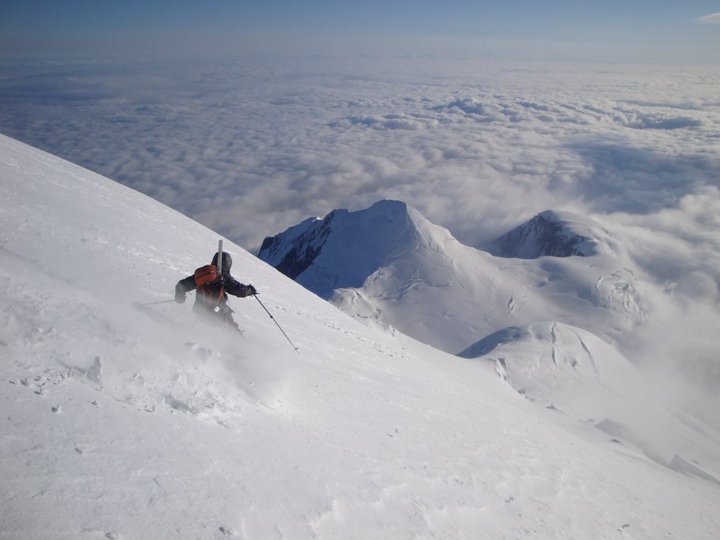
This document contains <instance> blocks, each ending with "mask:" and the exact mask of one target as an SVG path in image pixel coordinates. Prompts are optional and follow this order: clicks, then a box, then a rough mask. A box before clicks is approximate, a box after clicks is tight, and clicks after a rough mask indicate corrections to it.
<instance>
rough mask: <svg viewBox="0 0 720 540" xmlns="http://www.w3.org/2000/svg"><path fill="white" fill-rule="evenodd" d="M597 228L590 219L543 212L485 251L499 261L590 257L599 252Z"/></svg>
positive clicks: (561, 213)
mask: <svg viewBox="0 0 720 540" xmlns="http://www.w3.org/2000/svg"><path fill="white" fill-rule="evenodd" d="M598 229H599V226H598V225H597V224H596V223H594V222H593V221H592V220H591V219H589V218H586V217H584V216H580V215H578V214H572V213H570V212H557V211H553V210H546V211H544V212H541V213H540V214H538V215H536V216H535V217H534V218H532V219H531V220H529V221H527V222H526V223H523V224H522V225H520V226H519V227H517V228H515V229H513V230H512V231H510V232H508V233H506V234H504V235H502V236H500V237H499V238H497V239H496V240H495V241H493V242H492V243H491V244H490V245H488V246H487V247H486V249H487V251H489V252H490V253H492V254H493V255H496V256H498V257H509V258H517V259H537V258H539V257H545V256H550V257H571V256H574V255H576V256H581V257H589V256H592V255H596V254H597V253H598V251H599V249H598V240H597V236H598V235H597V234H596V233H597V231H598Z"/></svg>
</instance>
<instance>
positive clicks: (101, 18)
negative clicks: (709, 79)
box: [0, 0, 720, 62]
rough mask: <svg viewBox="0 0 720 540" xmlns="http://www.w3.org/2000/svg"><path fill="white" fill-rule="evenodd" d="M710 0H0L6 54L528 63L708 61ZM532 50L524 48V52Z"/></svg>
mask: <svg viewBox="0 0 720 540" xmlns="http://www.w3.org/2000/svg"><path fill="white" fill-rule="evenodd" d="M718 12H720V1H718V0H654V1H651V0H625V1H620V0H572V1H571V0H555V1H549V0H506V1H503V2H497V1H494V2H491V1H484V0H475V1H472V0H444V1H439V0H385V1H380V0H365V1H363V2H358V1H357V0H355V1H352V2H350V1H344V0H342V1H338V0H335V1H331V0H306V1H297V0H296V1H291V0H261V1H258V0H208V1H202V2H201V1H198V0H192V1H190V0H145V1H139V0H125V1H123V2H118V1H114V0H110V1H97V0H74V1H72V2H64V1H57V0H55V1H52V0H3V2H2V5H1V6H0V39H1V40H2V41H0V46H1V47H2V50H3V51H4V55H18V54H20V55H25V54H39V55H52V54H62V53H65V54H85V55H87V54H102V53H112V54H115V55H119V54H123V53H127V54H129V55H132V54H147V53H152V52H157V53H159V54H166V53H168V54H169V53H172V52H173V51H176V52H179V53H181V54H185V53H188V52H193V51H198V52H201V53H208V52H209V53H220V54H222V53H229V54H237V53H243V52H250V53H255V52H259V53H263V52H269V53H277V52H299V53H307V54H318V53H328V52H335V53H340V54H343V53H373V54H382V53H383V52H387V53H388V54H393V53H400V54H403V53H408V52H413V51H416V52H418V53H421V54H422V53H431V54H432V53H439V54H445V53H447V54H453V53H462V52H463V51H465V52H466V53H467V54H473V52H477V51H479V52H482V53H488V52H493V51H494V52H502V49H503V48H505V49H510V50H511V51H515V53H517V51H518V48H520V49H522V48H523V46H524V47H526V49H527V51H529V52H532V53H533V54H538V53H540V52H543V51H544V52H547V54H548V55H552V54H553V53H554V52H557V51H558V50H563V51H564V52H565V54H567V53H569V52H572V51H573V50H574V51H575V54H576V55H577V56H578V57H580V58H581V57H582V56H583V55H588V56H589V57H590V59H594V60H597V59H602V57H603V56H604V55H605V56H607V57H608V59H611V60H614V61H617V60H622V59H623V58H621V57H622V56H623V51H625V52H627V53H628V59H630V60H636V59H648V60H660V61H662V60H670V61H672V60H678V61H686V62H712V61H713V59H714V58H715V57H717V56H719V55H718V54H717V52H718V51H720V24H711V23H702V22H700V18H701V17H703V16H707V15H712V14H714V13H718ZM528 42H531V43H532V45H528Z"/></svg>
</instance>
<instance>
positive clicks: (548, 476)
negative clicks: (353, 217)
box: [0, 136, 720, 539]
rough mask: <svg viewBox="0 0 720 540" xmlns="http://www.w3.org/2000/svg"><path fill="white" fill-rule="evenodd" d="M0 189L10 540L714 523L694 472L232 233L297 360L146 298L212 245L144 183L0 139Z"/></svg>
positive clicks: (420, 533)
mask: <svg viewBox="0 0 720 540" xmlns="http://www.w3.org/2000/svg"><path fill="white" fill-rule="evenodd" d="M0 190H1V193H0V197H1V198H2V200H3V201H4V202H3V213H2V216H1V217H0V225H1V227H0V257H2V265H1V266H0V355H1V362H0V403H2V404H3V407H2V411H3V414H2V417H0V422H1V423H2V438H1V439H0V477H1V478H2V482H0V538H2V539H6V538H7V539H15V538H33V539H35V538H37V539H43V538H53V539H71V538H72V539H76V538H81V539H98V538H99V539H102V538H108V539H134V538H158V539H163V538H167V539H170V538H173V539H174V538H246V539H266V538H268V539H270V538H278V539H281V538H287V539H325V538H328V539H329V538H347V539H355V538H356V539H365V538H379V539H395V538H411V537H417V538H437V539H446V538H478V537H483V538H508V539H510V538H531V537H532V538H573V539H574V538H621V537H628V538H648V539H650V538H661V537H668V538H671V537H676V538H680V537H683V538H711V537H713V536H714V535H715V533H717V531H719V530H720V518H719V517H718V515H717V507H718V503H719V502H720V489H719V488H718V486H717V485H716V484H715V483H713V482H711V481H708V480H707V479H701V478H698V476H697V475H695V473H692V474H687V473H688V471H690V470H691V469H692V467H690V466H689V465H687V463H689V462H684V461H681V459H678V460H676V461H675V465H676V469H679V470H682V471H684V472H683V473H681V472H678V471H677V470H671V469H669V468H668V467H663V466H661V465H660V464H658V463H657V462H654V461H652V460H649V459H647V458H646V457H644V456H643V455H642V454H641V453H638V452H636V451H635V450H634V449H633V448H631V447H630V446H626V445H619V444H616V443H613V442H611V441H608V440H607V437H606V435H605V434H602V433H601V432H600V431H599V430H597V429H596V428H595V427H594V425H584V424H580V423H577V422H574V421H572V420H570V419H564V420H558V418H557V417H558V416H559V415H558V414H557V412H556V411H552V410H545V409H542V408H538V407H535V406H533V405H532V404H531V403H529V402H528V401H526V400H524V399H522V398H521V397H519V396H518V395H517V393H515V392H514V391H513V390H512V389H511V388H510V387H509V386H508V385H507V384H505V383H504V382H503V381H502V380H500V379H499V378H498V377H497V375H496V373H495V368H494V365H493V364H491V363H490V362H484V361H473V360H466V359H460V358H457V357H454V356H451V355H447V354H445V353H442V352H439V351H437V350H435V349H431V348H430V347H427V346H425V345H421V344H419V343H418V342H415V341H413V340H411V339H409V338H407V337H405V336H402V335H401V334H397V333H391V332H384V331H378V330H377V329H374V328H372V327H367V326H363V325H361V324H360V323H358V322H357V321H355V320H353V319H351V318H350V317H348V316H346V315H344V314H342V313H341V312H339V311H337V310H336V309H335V308H334V307H332V306H331V305H330V304H328V303H326V302H324V301H322V300H320V299H319V298H317V297H315V296H314V295H312V294H310V293H308V292H307V291H305V290H304V289H302V288H301V287H299V286H298V285H297V284H295V283H293V282H291V281H289V280H287V279H285V278H284V277H282V276H280V275H279V274H278V273H277V272H275V271H274V270H272V269H270V268H269V267H268V266H266V265H264V264H263V263H261V262H260V261H258V260H257V259H255V258H254V257H252V256H251V255H249V254H247V253H246V252H244V251H243V250H241V248H239V247H238V246H235V245H233V244H232V243H230V242H227V241H226V242H227V243H226V249H227V250H228V251H230V252H231V253H232V255H233V257H234V259H235V264H234V265H233V273H234V274H236V275H237V277H238V279H240V280H241V281H244V282H249V283H253V284H255V286H256V287H258V290H259V291H260V293H261V295H262V296H261V297H262V299H263V302H264V303H265V304H266V305H267V306H268V308H269V309H270V310H271V311H272V313H273V314H274V315H275V317H276V320H277V321H278V322H279V323H280V324H281V325H283V327H284V328H285V329H286V330H287V332H288V334H289V335H290V336H291V337H292V338H293V340H295V341H296V342H297V344H298V345H299V350H298V351H297V352H295V351H293V350H292V348H291V347H290V346H289V344H288V343H287V342H286V341H284V339H283V337H282V335H280V333H279V332H278V330H277V328H276V327H275V325H274V322H273V321H272V320H271V319H270V318H269V317H267V315H266V314H265V313H264V312H262V310H261V309H260V307H259V306H258V305H256V303H255V302H254V301H253V300H252V299H251V298H248V299H234V298H233V299H232V300H231V305H232V306H233V309H235V311H236V316H237V319H238V322H239V323H240V326H241V327H242V328H244V329H245V337H244V338H242V337H240V336H237V335H232V336H228V335H227V334H225V333H223V332H221V331H218V330H217V329H214V328H209V327H204V326H202V325H199V324H198V323H197V321H196V320H195V319H194V317H193V316H192V313H191V311H192V310H191V308H190V306H189V305H188V304H189V303H190V299H189V301H188V304H185V305H182V306H179V305H176V304H174V303H169V304H158V305H156V306H145V307H144V308H143V309H138V308H137V306H135V305H134V303H135V302H138V303H143V302H151V301H155V300H164V299H167V298H168V297H170V298H171V297H172V291H173V287H174V284H175V282H176V281H177V280H178V279H180V278H181V277H184V276H185V275H187V274H188V273H189V272H191V271H192V270H193V269H194V268H195V267H196V266H198V265H199V264H200V263H202V262H204V261H206V260H207V259H208V258H209V257H210V256H211V255H212V250H213V246H215V245H216V241H217V237H216V235H215V234H214V233H212V232H211V231H208V230H207V229H204V228H203V227H201V226H199V225H197V224H195V223H193V222H191V221H189V220H187V219H186V218H184V217H183V216H180V215H179V214H177V213H175V212H173V211H171V210H169V209H167V208H165V207H162V206H161V205H158V204H157V203H155V202H153V201H151V200H149V199H147V198H145V197H142V196H141V195H139V194H137V193H135V192H132V191H130V190H127V189H126V188H122V187H120V186H118V185H116V184H114V183H111V182H109V181H107V180H105V179H102V178H100V177H97V176H95V175H93V174H91V173H89V172H87V171H84V170H82V169H79V168H77V167H75V166H72V165H70V164H68V163H65V162H62V161H60V160H57V159H56V158H53V157H51V156H49V155H46V154H43V153H41V152H38V151H36V150H33V149H30V148H29V147H26V146H24V145H21V144H19V143H16V142H14V141H11V140H9V139H7V138H5V137H2V136H0ZM506 298H507V297H506ZM561 336H565V332H564V330H563V331H562V332H561V333H558V335H557V338H558V339H560V337H561ZM587 347H590V345H587ZM586 350H587V351H588V355H590V352H589V350H590V349H589V348H588V349H586ZM591 357H592V356H591Z"/></svg>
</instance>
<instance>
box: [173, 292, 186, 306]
mask: <svg viewBox="0 0 720 540" xmlns="http://www.w3.org/2000/svg"><path fill="white" fill-rule="evenodd" d="M175 301H176V302H177V303H178V304H184V303H185V293H184V292H182V291H177V292H176V293H175Z"/></svg>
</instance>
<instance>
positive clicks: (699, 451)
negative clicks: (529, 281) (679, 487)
mask: <svg viewBox="0 0 720 540" xmlns="http://www.w3.org/2000/svg"><path fill="white" fill-rule="evenodd" d="M460 355H461V356H463V357H465V358H479V359H484V360H487V361H490V362H492V363H493V364H494V365H495V368H496V371H497V373H498V375H499V376H500V377H501V378H502V379H503V380H505V381H507V383H508V384H510V385H511V386H512V387H513V388H514V389H515V390H516V391H517V392H518V393H520V394H521V395H523V396H524V397H525V398H527V399H528V400H530V401H532V402H534V403H536V404H537V405H540V406H542V407H545V408H547V409H549V410H552V411H554V412H556V413H558V414H562V415H565V416H567V417H568V418H569V419H571V420H572V421H574V422H579V423H589V424H591V425H594V426H596V427H597V428H598V429H599V430H600V431H602V432H604V433H605V434H607V435H610V436H611V437H612V441H613V442H614V443H617V444H625V445H626V446H630V447H633V448H635V449H637V450H638V451H639V452H642V453H643V454H644V455H645V456H647V457H649V458H650V459H652V460H653V461H655V462H657V463H660V464H661V465H663V466H665V467H670V468H672V469H674V470H678V471H681V472H683V473H688V474H694V475H696V476H699V477H704V478H706V479H707V478H713V479H714V478H715V477H714V476H713V475H711V474H710V473H708V472H706V473H705V476H703V474H700V473H699V472H698V470H700V468H701V467H700V466H697V467H698V470H692V469H691V468H690V467H682V463H685V462H686V458H684V457H681V456H692V459H691V461H692V462H693V463H705V464H708V465H711V466H712V467H714V468H715V469H717V468H718V466H720V460H718V459H717V457H716V456H713V455H712V454H711V453H708V452H706V451H705V449H704V448H705V447H704V445H703V443H702V442H701V441H702V440H703V435H702V434H701V432H700V431H698V429H696V428H695V424H694V422H692V421H688V418H687V417H686V416H685V415H684V414H683V413H681V412H680V411H676V410H673V409H671V408H668V407H667V406H666V405H665V404H664V403H663V401H662V400H661V399H660V398H659V396H656V395H655V394H654V393H653V392H651V390H650V389H649V387H648V386H647V383H646V382H645V380H644V379H643V377H641V375H640V374H639V373H638V371H637V370H636V369H635V368H634V366H633V365H632V364H631V363H630V362H629V361H628V360H627V359H626V358H625V357H624V356H623V355H622V354H620V353H619V352H617V351H616V350H615V349H614V348H613V347H612V346H611V345H609V344H608V343H605V342H604V341H603V340H601V339H599V338H598V337H597V336H595V335H593V334H591V333H590V332H588V331H586V330H582V329H580V328H576V327H572V326H569V325H566V324H559V323H556V322H547V323H535V324H531V325H528V326H525V327H512V328H506V329H503V330H501V331H498V332H496V333H494V334H492V335H490V336H487V337H486V338H484V339H482V340H481V341H479V342H478V343H476V344H474V345H473V346H471V347H469V348H468V349H467V350H465V351H463V352H462V353H460Z"/></svg>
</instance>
